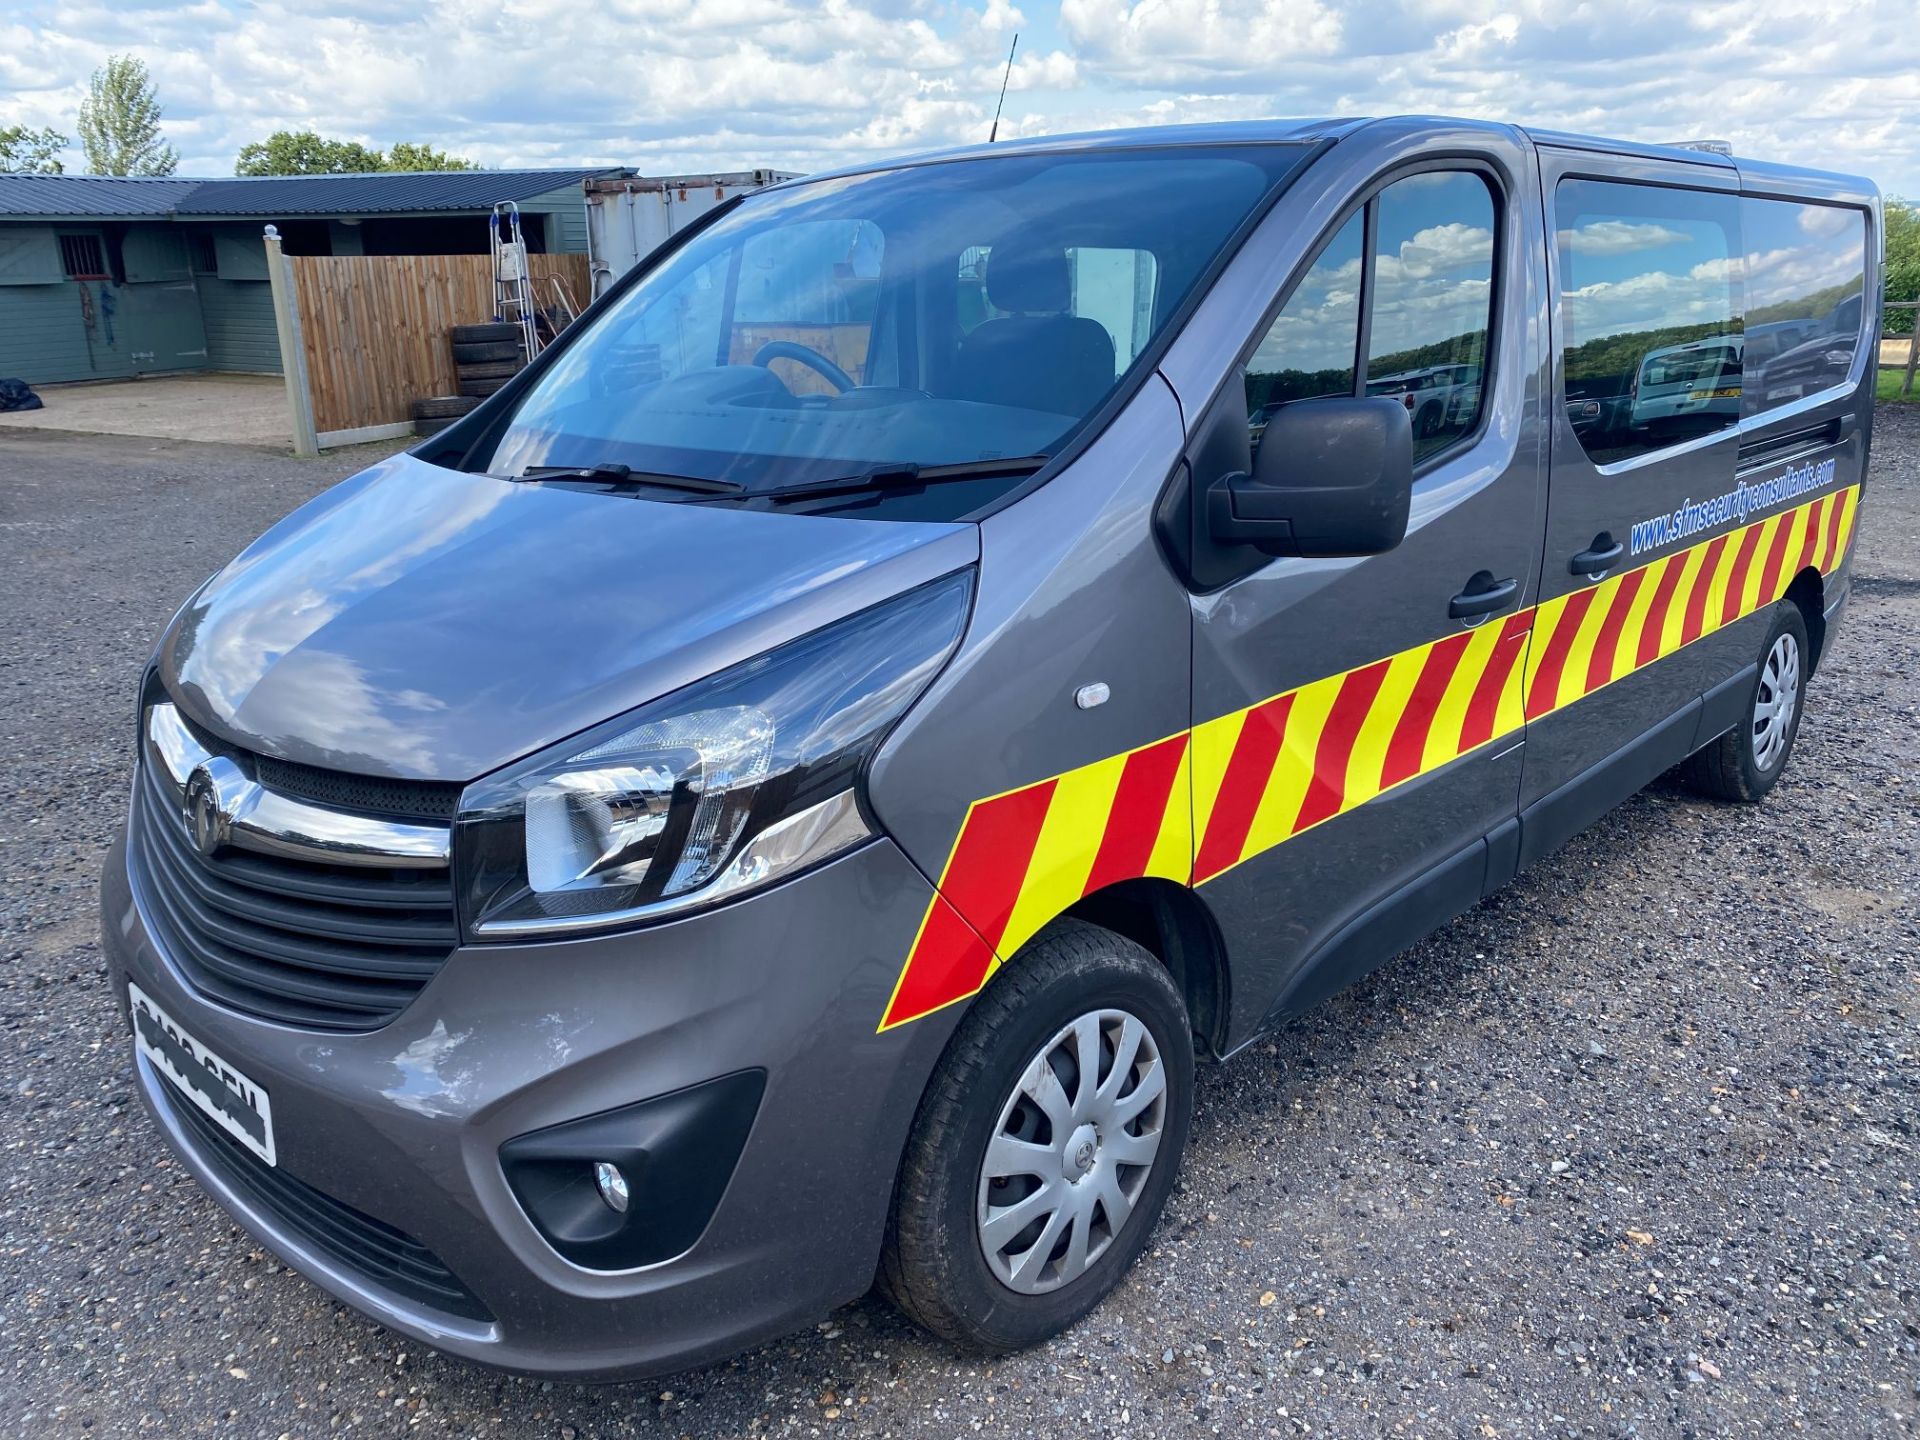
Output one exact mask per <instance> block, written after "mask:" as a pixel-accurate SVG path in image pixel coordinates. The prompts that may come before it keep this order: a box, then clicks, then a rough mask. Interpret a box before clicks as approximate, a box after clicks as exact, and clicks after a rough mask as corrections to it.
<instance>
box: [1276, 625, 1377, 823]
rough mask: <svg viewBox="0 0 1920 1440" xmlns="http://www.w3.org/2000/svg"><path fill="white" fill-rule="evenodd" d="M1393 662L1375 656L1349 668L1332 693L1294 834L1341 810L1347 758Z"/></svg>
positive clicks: (1345, 789) (1295, 821)
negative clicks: (1360, 665)
mask: <svg viewBox="0 0 1920 1440" xmlns="http://www.w3.org/2000/svg"><path fill="white" fill-rule="evenodd" d="M1392 663H1393V662H1392V661H1391V660H1376V661H1374V662H1373V664H1371V665H1364V666H1362V667H1361V668H1360V669H1358V670H1350V671H1348V672H1347V678H1346V679H1344V680H1342V681H1341V682H1340V693H1339V694H1338V695H1335V696H1334V697H1333V709H1332V711H1331V712H1329V714H1328V715H1327V724H1326V728H1325V729H1323V730H1322V731H1321V732H1320V744H1319V746H1318V747H1317V748H1316V749H1315V750H1314V754H1313V779H1312V780H1310V781H1309V782H1308V783H1307V794H1306V798H1305V799H1304V800H1302V801H1301V802H1300V813H1299V815H1298V816H1296V817H1295V818H1294V822H1293V833H1294V834H1296V835H1298V834H1299V833H1300V832H1301V831H1302V830H1304V829H1306V828H1307V827H1308V826H1309V825H1316V824H1318V823H1319V822H1320V821H1322V820H1325V819H1327V818H1328V817H1329V816H1332V815H1337V814H1339V813H1340V802H1341V801H1342V800H1343V799H1345V798H1346V793H1347V760H1348V759H1349V757H1351V756H1352V754H1353V743H1354V741H1356V740H1358V739H1359V738H1360V727H1361V726H1362V725H1364V724H1365V723H1366V720H1367V711H1368V710H1369V709H1370V708H1372V705H1373V697H1374V696H1376V695H1378V694H1379V693H1380V683H1381V681H1383V680H1385V679H1386V678H1387V667H1388V666H1389V665H1391V664H1392Z"/></svg>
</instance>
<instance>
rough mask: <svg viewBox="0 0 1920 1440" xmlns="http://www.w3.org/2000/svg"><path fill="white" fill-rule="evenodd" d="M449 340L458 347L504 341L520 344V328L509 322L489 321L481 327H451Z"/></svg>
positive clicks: (449, 327)
mask: <svg viewBox="0 0 1920 1440" xmlns="http://www.w3.org/2000/svg"><path fill="white" fill-rule="evenodd" d="M447 338H448V339H450V340H452V341H453V343H454V344H456V345H487V344H495V343H498V342H499V341H502V340H511V341H512V342H513V343H514V344H516V345H518V344H519V343H520V327H519V326H518V325H515V324H513V323H512V322H511V321H507V320H489V321H487V322H485V323H484V324H480V325H450V326H448V327H447Z"/></svg>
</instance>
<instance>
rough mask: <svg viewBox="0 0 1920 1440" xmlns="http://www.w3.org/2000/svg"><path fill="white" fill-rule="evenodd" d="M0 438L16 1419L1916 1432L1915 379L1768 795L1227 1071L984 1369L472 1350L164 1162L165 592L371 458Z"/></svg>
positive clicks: (796, 1428)
mask: <svg viewBox="0 0 1920 1440" xmlns="http://www.w3.org/2000/svg"><path fill="white" fill-rule="evenodd" d="M365 459H366V456H365V455H364V454H358V455H354V454H350V455H343V456H337V457H331V458H328V459H326V460H323V461H319V462H308V463H299V462H294V461H290V460H282V459H275V458H266V457H263V456H261V455H260V454H258V453H253V452H247V451H242V450H238V449H231V448H225V447H220V446H212V445H191V444H184V443H173V442H158V443H156V442H147V441H133V440H114V439H106V438H100V437H77V436H75V437H66V436H53V435H45V434H34V435H27V434H5V435H0V636H3V637H4V638H3V640H0V697H3V698H4V701H5V704H4V708H0V765H4V771H5V777H6V778H5V780H4V783H0V846H3V847H4V848H0V877H3V878H0V1075H3V1076H4V1084H3V1085H0V1144H3V1145H4V1150H3V1151H0V1155H3V1156H4V1158H3V1159H0V1174H3V1175H4V1186H3V1191H0V1429H3V1430H4V1431H6V1432H7V1433H14V1434H21V1435H36V1436H38V1435H45V1434H70V1433H88V1434H93V1435H103V1434H114V1435H119V1434H135V1433H155V1434H177V1435H203V1434H218V1435H237V1436H265V1437H273V1436H279V1435H292V1436H307V1435H327V1434H333V1433H336V1432H346V1431H353V1432H357V1433H362V1434H375V1435H387V1434H394V1435H398V1434H401V1433H417V1434H421V1435H460V1436H492V1435H506V1436H557V1437H562V1440H581V1437H590V1436H614V1435H663V1436H682V1435H685V1436H716V1435H744V1434H754V1433H777V1434H789V1433H805V1434H827V1433H834V1432H840V1433H845V1434H848V1435H912V1436H935V1435H955V1434H966V1433H974V1432H979V1433H984V1434H995V1435H1029V1434H1050V1433H1059V1432H1064V1431H1066V1430H1068V1429H1069V1428H1071V1429H1073V1430H1075V1431H1077V1432H1080V1433H1084V1434H1091V1435H1100V1436H1109V1435H1114V1436H1117V1435H1128V1434H1131V1435H1156V1434H1166V1433H1176V1432H1178V1433H1195V1434H1234V1435H1239V1434H1252V1435H1280V1436H1292V1435H1306V1434H1313V1435H1329V1436H1362V1435H1376V1434H1377V1435H1394V1436H1401V1435H1404V1436H1432V1437H1455V1436H1459V1437H1509V1436H1531V1435H1570V1436H1689V1437H1691V1436H1713V1435H1729V1436H1734V1435H1737V1436H1754V1435H1768V1436H1772V1435H1781V1434H1787V1433H1791V1432H1795V1431H1799V1432H1804V1433H1808V1434H1813V1435H1828V1436H1831V1435H1849V1436H1852V1435H1910V1434H1913V1433H1915V1431H1916V1429H1920V1420H1917V1419H1916V1416H1920V1255H1916V1248H1915V1241H1916V1235H1915V1232H1916V1228H1917V1227H1920V1207H1917V1205H1916V1196H1915V1189H1914V1187H1915V1182H1916V1180H1920V1161H1917V1160H1916V1146H1917V1145H1920V1133H1916V1119H1915V1117H1916V1113H1917V1112H1920V1055H1917V1054H1916V1051H1920V1041H1917V1039H1916V1037H1917V1036H1920V970H1917V967H1916V956H1920V905H1917V904H1916V889H1920V886H1917V885H1916V872H1917V870H1920V866H1917V865H1916V846H1917V845H1920V713H1917V711H1920V653H1917V652H1920V407H1907V408H1900V409H1896V408H1894V407H1883V409H1882V412H1881V416H1880V419H1879V433H1878V446H1877V450H1876V454H1875V465H1874V469H1875V474H1874V484H1873V486H1872V488H1871V489H1870V490H1869V492H1868V500H1867V503H1866V508H1865V511H1864V516H1863V525H1862V539H1861V546H1860V552H1859V560H1858V562H1857V569H1856V573H1857V575H1858V577H1859V578H1858V581H1857V584H1856V590H1855V594H1856V600H1855V604H1854V606H1853V609H1852V614H1851V616H1850V618H1849V620H1848V622H1847V625H1846V627H1845V629H1844V630H1843V632H1842V634H1841V637H1840V639H1839V642H1838V644H1837V646H1836V648H1835V649H1834V651H1833V652H1832V654H1831V656H1830V659H1829V661H1828V663H1827V665H1826V666H1825V667H1824V668H1823V669H1822V671H1821V673H1820V676H1819V677H1818V680H1817V681H1816V683H1815V685H1814V688H1813V690H1812V693H1811V701H1810V709H1809V714H1808V719H1807V724H1806V726H1805V728H1804V729H1803V731H1802V732H1801V736H1800V743H1799V749H1798V751H1797V753H1796V756H1795V759H1794V764H1793V770H1792V773H1791V774H1790V776H1789V778H1788V780H1787V781H1786V782H1785V783H1784V784H1783V786H1782V788H1781V789H1780V790H1779V791H1778V792H1776V794H1775V796H1774V797H1773V799H1772V800H1771V801H1770V802H1769V803H1768V804H1767V805H1766V806H1765V807H1764V808H1762V809H1760V810H1758V811H1753V810H1745V809H1733V808H1722V807H1716V806H1713V805H1710V804H1706V803H1703V802H1701V801H1699V800H1696V799H1694V798H1691V797H1690V796H1688V795H1687V794H1685V793H1684V792H1682V791H1680V790H1678V789H1675V788H1673V787H1671V786H1668V785H1666V784H1664V783H1663V784H1660V785H1656V786H1655V787H1654V788H1653V789H1652V790H1650V791H1649V792H1648V793H1646V794H1644V795H1642V796H1641V797H1639V798H1638V799H1636V800H1634V801H1633V802H1631V803H1630V804H1628V805H1626V806H1624V807H1623V808H1622V809H1620V810H1619V811H1617V812H1616V813H1615V814H1614V815H1613V816H1611V817H1609V818H1608V819H1607V820H1606V821H1604V822H1602V823H1601V824H1600V825H1599V826H1597V827H1595V829H1594V830H1592V831H1591V832H1589V833H1588V834H1587V835H1585V836H1583V837H1581V838H1580V839H1578V840H1576V841H1575V842H1574V843H1572V844H1571V845H1569V846H1568V847H1567V848H1566V849H1565V850H1563V851H1562V852H1561V853H1560V854H1559V855H1558V856H1557V857H1555V858H1554V859H1553V860H1552V861H1550V862H1548V863H1547V864H1544V865H1542V866H1541V867H1539V868H1538V869H1537V870H1535V871H1533V872H1532V873H1530V874H1528V875H1527V876H1525V877H1523V878H1522V879H1521V880H1520V881H1519V882H1518V883H1516V884H1515V885H1513V886H1512V887H1511V888H1510V889H1508V890H1507V891H1506V892H1505V893H1504V894H1502V895H1499V896H1497V897H1495V898H1494V899H1492V900H1490V901H1488V902H1487V903H1486V904H1484V905H1482V906H1481V907H1480V908H1479V909H1477V910H1475V911H1474V912H1473V913H1471V914H1469V915H1467V916H1466V917H1464V918H1463V919H1461V920H1460V921H1458V922H1457V923H1455V924H1453V925H1452V926H1450V927H1448V928H1447V929H1446V930H1445V931H1443V932H1441V933H1440V934H1438V935H1436V936H1435V937H1433V938H1432V939H1431V940H1429V941H1427V942H1426V943H1425V944H1423V945H1421V946H1420V947H1419V948H1418V949H1417V950H1416V951H1415V952H1413V953H1412V954H1410V955H1408V956H1405V957H1403V958H1402V959H1401V960H1400V961H1398V962H1397V963H1396V964H1394V965H1392V966H1389V967H1387V968H1386V969H1385V970H1384V971H1382V972H1380V973H1379V974H1377V975H1376V976H1375V977H1374V978H1372V979H1371V980H1370V981H1368V982H1367V983H1365V984H1363V985H1361V986H1359V987H1358V988H1356V989H1355V990H1353V991H1351V992H1349V993H1348V994H1346V995H1344V996H1342V997H1340V998H1338V999H1337V1000H1335V1001H1333V1002H1332V1003H1330V1004H1328V1005H1326V1006H1324V1007H1323V1008H1321V1009H1320V1010H1319V1011H1317V1012H1316V1013H1314V1014H1313V1015H1312V1016H1310V1017H1308V1018H1307V1019H1304V1020H1302V1021H1299V1022H1297V1023H1295V1024H1293V1025H1291V1026H1290V1027H1289V1028H1287V1029H1286V1030H1285V1031H1284V1032H1283V1033H1281V1034H1279V1035H1276V1036H1275V1037H1273V1039H1272V1041H1271V1043H1264V1044H1262V1045H1260V1046H1258V1047H1256V1049H1255V1051H1254V1052H1252V1053H1249V1054H1247V1055H1245V1056H1243V1057H1242V1058H1241V1059H1239V1060H1237V1061H1236V1062H1234V1063H1233V1064H1232V1065H1229V1066H1226V1067H1222V1068H1214V1069H1212V1070H1210V1071H1207V1072H1203V1075H1202V1083H1201V1086H1200V1097H1199V1114H1198V1116H1197V1119H1196V1121H1195V1126H1194V1133H1193V1141H1192V1146H1191V1149H1190V1152H1189V1154H1188V1157H1187V1166H1186V1175H1185V1178H1184V1180H1183V1182H1182V1184H1181V1185H1180V1187H1179V1188H1178V1189H1177V1190H1176V1192H1175V1194H1174V1197H1173V1200H1172V1202H1171V1204H1170V1206H1169V1209H1168V1212H1167V1215H1166V1218H1165V1219H1164V1220H1163V1222H1162V1224H1161V1227H1160V1230H1159V1233H1158V1234H1157V1235H1156V1237H1155V1239H1154V1242H1153V1244H1152V1247H1151V1249H1150V1250H1149V1252H1148V1254H1147V1256H1146V1257H1145V1259H1144V1260H1143V1261H1142V1263H1141V1264H1140V1266H1139V1268H1138V1269H1137V1270H1136V1271H1135V1272H1134V1274H1133V1276H1132V1278H1131V1280H1130V1281H1129V1282H1128V1283H1127V1284H1126V1285H1125V1287H1124V1288H1123V1289H1122V1291H1121V1292H1120V1293H1119V1294H1118V1295H1117V1296H1115V1297H1114V1298H1113V1299H1112V1300H1111V1301H1110V1302H1109V1303H1108V1304H1107V1305H1105V1306H1104V1307H1103V1308H1102V1309H1100V1310H1099V1311H1098V1312H1097V1313H1096V1314H1095V1315H1094V1316H1093V1317H1092V1318H1090V1319H1089V1320H1088V1321H1086V1322H1085V1323H1084V1324H1082V1325H1081V1326H1080V1327H1079V1328H1078V1329H1076V1330H1075V1331H1073V1332H1072V1333H1071V1334H1069V1335H1067V1336H1065V1337H1064V1338H1062V1339H1060V1340H1058V1341H1056V1342H1054V1343H1053V1344H1051V1345H1049V1346H1046V1347H1044V1348H1043V1349H1040V1350H1037V1351H1034V1352H1032V1353H1029V1354H1026V1355H1021V1356H1016V1357H1013V1358H1011V1359H1007V1360H1003V1361H1000V1362H998V1363H995V1364H991V1365H987V1364H980V1363H976V1362H974V1361H971V1360H967V1359H963V1358H961V1357H958V1356H956V1355H954V1354H953V1353H951V1352H949V1351H947V1350H945V1349H943V1348H941V1347H940V1346H938V1345H936V1344H934V1343H932V1342H930V1341H929V1340H927V1339H926V1338H924V1337H923V1336H921V1335H920V1334H918V1333H916V1332H915V1331H913V1330H912V1329H910V1328H909V1327H908V1326H907V1325H906V1324H905V1323H904V1322H902V1321H900V1320H899V1319H897V1318H896V1317H895V1316H894V1315H893V1314H892V1313H891V1312H890V1311H888V1310H887V1309H886V1308H885V1307H884V1306H882V1305H881V1304H879V1303H878V1302H875V1301H868V1302H865V1303H862V1304H859V1305H856V1306H853V1307H850V1308H849V1309H846V1310H844V1311H841V1312H838V1313H836V1314H834V1315H832V1316H830V1317H823V1319H822V1323H821V1324H820V1325H819V1326H818V1327H817V1328H815V1329H813V1330H810V1331H808V1332H805V1333H803V1334H801V1335H799V1336H796V1337H794V1338H793V1339H791V1340H789V1341H785V1342H781V1343H778V1344H774V1345H770V1346H767V1347H764V1348H762V1349H760V1350H758V1351H755V1352H753V1353H751V1354H749V1355H746V1356H743V1357H741V1358H740V1359H738V1360H737V1361H734V1362H732V1363H730V1364H725V1365H720V1366H716V1367H714V1368H712V1369H709V1370H705V1371H701V1372H698V1373H693V1374H687V1375H682V1376H680V1377H678V1378H676V1379H674V1380H672V1381H669V1382H663V1383H658V1384H653V1385H645V1386H612V1387H579V1386H571V1385H561V1386H554V1385H549V1384H542V1383H539V1382H535V1381H527V1380H521V1379H516V1378H511V1377H505V1376H501V1375H496V1374H493V1373H490V1372H486V1371H482V1370H479V1369H476V1368H474V1367H471V1366H468V1365H465V1364H462V1363H459V1362H456V1361H450V1360H446V1359H443V1358H440V1357H438V1356H436V1355H434V1354H432V1353H431V1352H427V1351H423V1350H422V1349H421V1348H420V1347H418V1346H416V1345H414V1344H411V1343H406V1342H402V1341H400V1340H399V1339H398V1338H397V1337H396V1336H394V1335H393V1334H391V1333H389V1332H387V1331H384V1330H382V1329H380V1328H379V1327H378V1326H376V1325H374V1324H372V1323H371V1322H369V1321H366V1320H363V1319H361V1318H360V1317H358V1316H357V1315H355V1314H353V1313H352V1312H350V1311H347V1310H345V1309H343V1308H341V1307H340V1306H338V1305H336V1304H334V1303H332V1302H331V1301H330V1300H328V1299H327V1298H326V1297H325V1296H324V1295H322V1293H321V1292H320V1291H319V1290H318V1289H316V1288H314V1287H313V1286H311V1285H309V1284H308V1283H306V1282H305V1281H303V1280H301V1279H300V1278H298V1277H297V1276H295V1275H293V1274H291V1273H289V1272H287V1271H285V1270H284V1269H282V1268H281V1267H280V1266H278V1265H277V1264H276V1263H274V1262H273V1261H272V1260H271V1259H270V1258H269V1257H268V1256H266V1255H265V1254H263V1253H262V1252H261V1251H260V1250H258V1249H257V1248H255V1247H254V1246H253V1245H252V1244H251V1243H250V1242H249V1241H248V1240H247V1238H246V1237H245V1236H244V1235H243V1234H242V1233H241V1232H240V1231H239V1230H238V1229H237V1228H236V1227H235V1226H233V1225H232V1224H230V1223H229V1222H228V1221H227V1220H226V1218H225V1217H224V1215H223V1214H222V1213H221V1212H220V1211H219V1210H218V1209H217V1208H216V1207H215V1206H214V1204H213V1203H212V1202H211V1201H210V1200H208V1199H207V1198H206V1197H205V1196H204V1195H202V1194H201V1193H200V1191H199V1190H198V1189H197V1187H196V1186H195V1185H194V1184H193V1183H192V1182H191V1181H190V1180H189V1179H188V1178H187V1177H186V1176H185V1175H184V1174H183V1173H182V1172H181V1170H180V1169H179V1168H178V1167H177V1166H174V1165H171V1164H169V1163H168V1162H167V1161H166V1159H165V1158H164V1157H163V1155H162V1153H161V1151H160V1148H159V1142H158V1139H157V1137H156V1135H155V1132H154V1130H153V1127H152V1126H151V1125H150V1124H149V1123H148V1121H147V1118H146V1116H145V1114H144V1112H143V1111H142V1110H141V1109H140V1108H139V1106H138V1103H137V1102H136V1101H135V1100H134V1098H133V1096H132V1094H131V1093H130V1089H129V1084H128V1080H127V1057H126V1048H127V1041H126V1036H125V1033H124V1030H123V1027H122V1025H121V1024H120V1023H119V1021H118V1020H117V1019H116V1017H115V1015H114V1013H113V1010H112V1006H111V1004H110V1002H109V996H108V992H107V989H106V986H105V983H104V981H103V978H102V973H101V959H100V953H99V949H98V944H97V941H96V939H95V928H96V921H95V913H94V904H95V899H94V896H95V891H94V885H95V877H96V875H97V873H98V869H99V865H100V858H101V853H102V851H103V850H104V849H105V847H106V845H107V842H108V839H109V836H110V834H111V831H112V829H113V827H114V825H115V824H116V823H117V821H118V818H119V814H120V811H121V808H122V804H123V800H124V796H125V792H126V787H127V783H128V761H129V755H130V752H131V744H132V713H131V712H132V697H133V689H134V683H135V678H136V673H137V669H138V666H139V664H140V662H141V660H142V659H143V657H144V656H145V655H146V653H147V651H148V648H149V646H150V644H151V642H152V639H153V636H154V634H155V632H156V630H157V628H158V627H159V625H160V624H161V622H162V621H163V620H164V618H165V616H166V614H167V613H168V611H169V609H170V607H172V606H173V605H175V604H177V603H178V601H179V600H180V599H181V597H183V596H185V595H186V594H187V593H188V591H189V590H190V589H191V588H192V587H193V585H194V584H195V583H196V582H197V581H198V580H199V579H200V578H201V577H202V575H204V574H205V573H206V572H207V571H208V570H210V569H212V568H213V567H214V566H215V565H216V564H217V563H218V562H220V561H221V560H223V559H225V558H226V557H227V556H228V555H229V554H231V553H232V552H233V551H234V550H235V549H236V548H237V547H238V546H239V545H240V544H242V543H243V542H244V541H245V540H246V539H248V538H249V537H251V536H252V535H254V534H255V533H257V532H258V531H259V530H260V529H261V528H263V527H264V526H265V525H266V524H267V523H268V522H269V521H270V520H272V519H273V518H274V517H275V516H277V515H279V514H280V513H281V512H283V511H284V510H286V509H288V508H289V507H290V506H292V505H293V504H294V503H296V502H297V501H299V500H300V499H302V498H304V497H305V496H307V495H308V494H310V493H311V492H313V491H314V490H316V489H318V488H320V487H321V486H322V485H324V484H326V483H327V482H329V481H331V480H333V479H335V478H337V477H339V476H341V475H344V474H346V473H348V472H349V471H351V470H352V469H354V468H356V467H357V466H358V465H359V464H361V463H364V461H365Z"/></svg>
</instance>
